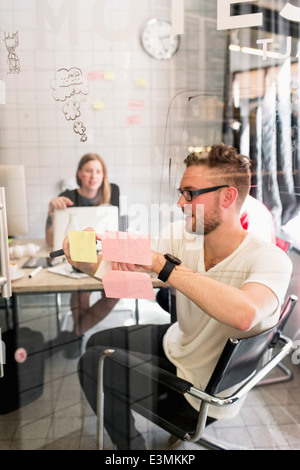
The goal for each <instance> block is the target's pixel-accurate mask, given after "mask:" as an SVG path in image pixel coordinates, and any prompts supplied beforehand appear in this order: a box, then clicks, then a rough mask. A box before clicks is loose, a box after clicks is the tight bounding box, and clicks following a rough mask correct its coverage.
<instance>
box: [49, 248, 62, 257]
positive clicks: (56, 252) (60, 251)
mask: <svg viewBox="0 0 300 470" xmlns="http://www.w3.org/2000/svg"><path fill="white" fill-rule="evenodd" d="M64 254H65V252H64V250H56V251H51V252H50V253H49V256H50V258H56V257H57V256H62V255H64Z"/></svg>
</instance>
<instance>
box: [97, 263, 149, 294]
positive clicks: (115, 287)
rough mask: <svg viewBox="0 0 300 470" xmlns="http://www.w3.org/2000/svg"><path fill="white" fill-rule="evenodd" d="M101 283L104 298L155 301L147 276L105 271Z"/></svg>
mask: <svg viewBox="0 0 300 470" xmlns="http://www.w3.org/2000/svg"><path fill="white" fill-rule="evenodd" d="M102 283H103V287H104V291H105V295H106V297H110V298H114V299H151V300H153V299H155V294H154V290H153V287H152V282H151V278H150V276H149V274H147V273H135V272H129V271H114V270H111V271H107V272H106V273H105V274H104V276H103V278H102Z"/></svg>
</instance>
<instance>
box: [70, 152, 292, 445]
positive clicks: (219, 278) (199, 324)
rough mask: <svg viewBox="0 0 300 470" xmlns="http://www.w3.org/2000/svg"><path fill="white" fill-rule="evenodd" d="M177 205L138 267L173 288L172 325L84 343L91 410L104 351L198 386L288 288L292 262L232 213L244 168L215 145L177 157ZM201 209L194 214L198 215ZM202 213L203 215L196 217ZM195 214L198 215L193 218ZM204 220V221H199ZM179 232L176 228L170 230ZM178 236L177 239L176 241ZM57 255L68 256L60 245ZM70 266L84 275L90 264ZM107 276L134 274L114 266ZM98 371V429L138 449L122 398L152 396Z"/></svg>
mask: <svg viewBox="0 0 300 470" xmlns="http://www.w3.org/2000/svg"><path fill="white" fill-rule="evenodd" d="M185 164H186V170H185V172H184V174H183V176H182V179H181V182H180V188H179V200H178V205H179V206H180V208H181V209H182V211H183V212H184V221H180V222H175V224H174V226H173V230H169V231H168V234H169V236H168V237H166V236H164V234H162V236H161V237H160V239H159V240H158V242H157V246H158V248H157V249H156V250H153V251H152V265H151V266H142V268H143V269H146V270H147V271H151V272H154V273H156V274H157V275H158V278H159V279H161V280H162V281H165V282H168V284H169V285H170V286H172V287H173V288H175V289H176V308H177V318H178V321H177V322H175V323H173V324H166V325H134V326H131V327H119V328H114V329H109V330H104V331H100V332H99V333H96V334H94V335H93V336H92V337H91V338H90V339H89V341H88V344H87V351H86V353H85V354H84V355H83V357H82V358H81V360H80V364H79V378H80V382H81V385H82V388H83V390H84V392H85V394H86V397H87V399H88V401H89V403H90V404H91V406H92V408H93V409H94V411H96V399H97V367H98V358H99V355H100V353H101V351H103V350H104V349H106V348H119V349H129V350H131V351H134V352H136V353H137V354H138V355H139V357H141V355H142V357H144V358H145V360H149V361H151V362H155V363H156V364H157V365H158V366H160V367H162V368H164V369H166V370H168V371H170V372H172V373H177V375H178V376H179V377H182V378H184V379H186V380H188V381H190V382H192V383H193V384H194V385H195V386H196V387H200V388H202V389H205V386H206V384H207V383H208V381H209V378H210V376H211V374H212V371H213V370H214V367H215V365H216V363H217V361H218V358H219V357H220V354H221V352H222V350H223V348H224V345H225V343H226V341H227V339H228V338H229V337H239V338H241V337H245V336H251V335H253V334H257V333H259V332H260V331H263V330H265V329H267V328H269V327H271V326H273V325H274V324H276V323H277V321H278V318H279V312H280V307H281V305H282V303H283V301H284V297H285V294H286V291H287V288H288V284H289V281H290V276H291V271H292V264H291V261H290V259H289V258H288V256H287V255H286V254H285V253H284V252H283V251H282V250H280V249H279V248H278V247H276V246H274V245H273V244H271V243H268V242H266V241H264V240H262V239H260V238H258V237H257V236H256V235H254V234H252V233H248V232H247V231H245V230H244V229H243V228H242V226H241V223H240V211H241V207H242V205H243V202H244V200H245V198H246V197H247V195H248V193H249V189H250V179H251V172H250V161H249V159H248V158H247V157H244V156H242V155H239V154H238V152H237V151H236V150H235V149H234V148H233V147H231V146H229V145H225V144H223V143H221V144H217V145H213V146H212V147H211V148H206V149H204V151H202V152H201V153H193V154H191V155H189V156H188V157H187V158H186V160H185ZM200 209H201V210H200ZM203 209H204V211H203ZM201 214H202V216H201ZM203 214H204V217H203ZM182 224H183V225H184V230H181V231H180V230H178V228H179V226H181V225H182ZM178 233H180V234H181V235H180V236H178ZM64 251H65V254H66V256H67V258H68V261H69V262H71V260H70V258H69V247H68V241H67V239H66V240H65V242H64ZM71 263H72V264H73V265H75V267H79V269H81V270H83V271H85V272H87V273H88V274H90V275H92V274H93V273H95V272H96V269H97V267H98V264H96V265H93V266H91V265H86V266H83V265H80V266H78V263H74V262H71ZM114 268H115V269H119V268H121V269H125V270H136V269H139V268H141V266H136V265H126V266H124V265H121V266H117V265H115V266H114ZM105 364H106V365H105V367H104V386H105V391H106V392H105V412H104V420H105V426H106V429H107V431H108V433H109V434H110V437H111V439H112V441H113V442H114V443H115V444H116V446H117V448H118V449H119V450H121V449H133V450H134V449H145V442H144V439H143V436H142V435H141V434H140V433H139V432H138V431H137V429H136V428H135V425H134V419H133V416H132V414H131V412H130V410H129V409H128V407H127V406H126V404H125V400H122V397H127V398H128V394H130V398H131V399H132V400H139V399H140V398H141V397H142V396H145V394H146V396H147V394H150V393H151V394H153V393H155V396H156V398H155V399H154V400H153V402H154V403H156V402H157V400H158V398H159V397H160V399H161V400H163V399H165V398H166V395H164V394H165V390H163V389H160V388H159V389H158V390H155V392H154V391H153V384H151V382H148V381H147V379H146V378H145V377H144V378H142V379H141V382H138V381H135V383H134V384H132V383H130V377H129V376H128V375H127V374H124V371H123V372H122V370H121V369H120V370H118V366H116V364H114V366H113V367H114V368H113V370H112V369H111V367H112V365H111V361H110V360H107V363H105ZM167 403H168V406H170V405H171V406H172V407H173V408H174V409H176V410H182V412H183V413H185V414H190V415H191V416H194V415H195V413H196V411H195V410H197V409H198V408H199V403H198V402H197V401H196V400H195V399H193V398H191V397H186V398H185V397H183V396H179V395H178V394H176V393H169V394H168V397H167V400H166V404H167ZM240 405H241V404H240V402H238V407H237V406H235V405H233V406H230V407H228V408H222V409H221V408H217V407H212V406H211V407H210V409H209V413H208V414H209V416H210V417H212V418H218V419H219V418H222V417H226V418H227V417H230V416H234V415H235V414H236V413H237V412H238V410H239V407H240Z"/></svg>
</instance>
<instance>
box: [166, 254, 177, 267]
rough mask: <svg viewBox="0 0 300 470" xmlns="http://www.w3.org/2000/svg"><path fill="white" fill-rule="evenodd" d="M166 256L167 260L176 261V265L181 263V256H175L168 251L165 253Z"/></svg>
mask: <svg viewBox="0 0 300 470" xmlns="http://www.w3.org/2000/svg"><path fill="white" fill-rule="evenodd" d="M164 257H165V258H166V259H167V260H169V261H171V263H174V264H176V265H178V264H181V260H180V259H179V258H176V256H174V255H170V253H166V254H165V255H164Z"/></svg>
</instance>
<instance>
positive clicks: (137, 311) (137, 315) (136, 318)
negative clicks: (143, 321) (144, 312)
mask: <svg viewBox="0 0 300 470" xmlns="http://www.w3.org/2000/svg"><path fill="white" fill-rule="evenodd" d="M135 323H136V324H137V325H138V324H139V300H138V299H135Z"/></svg>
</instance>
